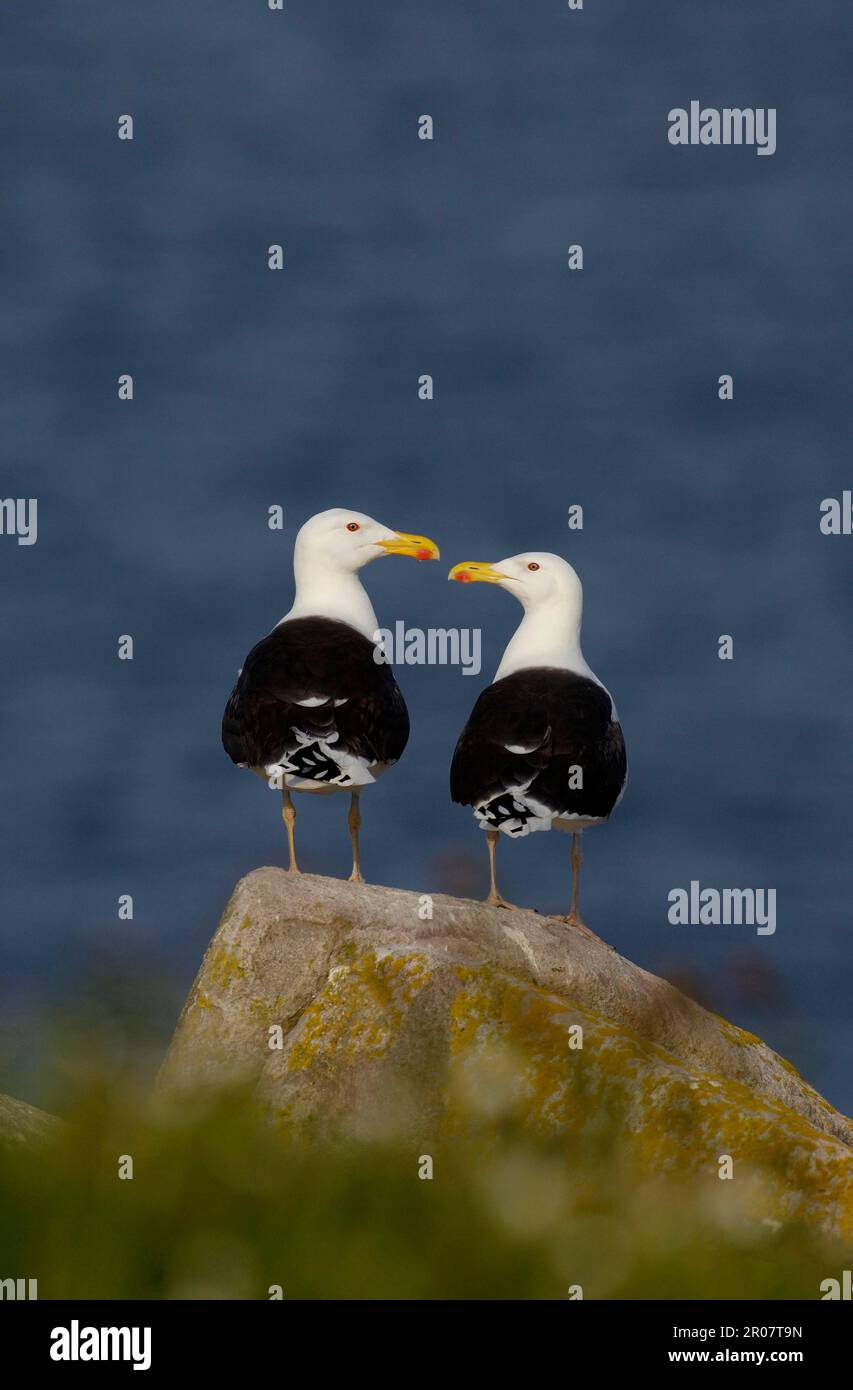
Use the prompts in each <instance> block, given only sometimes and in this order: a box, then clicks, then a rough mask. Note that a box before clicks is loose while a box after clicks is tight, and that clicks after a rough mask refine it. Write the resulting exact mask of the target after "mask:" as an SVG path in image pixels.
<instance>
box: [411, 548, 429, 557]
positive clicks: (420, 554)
mask: <svg viewBox="0 0 853 1390" xmlns="http://www.w3.org/2000/svg"><path fill="white" fill-rule="evenodd" d="M415 559H416V560H431V559H432V551H431V550H424V549H423V548H422V549H420V550H416V551H415Z"/></svg>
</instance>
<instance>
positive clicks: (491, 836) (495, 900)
mask: <svg viewBox="0 0 853 1390" xmlns="http://www.w3.org/2000/svg"><path fill="white" fill-rule="evenodd" d="M499 838H500V831H499V830H487V831H486V843H487V844H488V846H489V896H488V897H487V898H486V899H485V901H486V902H487V903H489V904H490V906H491V907H512V905H513V904H512V903H508V902H507V901H506V899H505V898H502V897H501V895H500V893H499V892H498V885H497V883H496V881H495V851H496V849H497V847H498V840H499Z"/></svg>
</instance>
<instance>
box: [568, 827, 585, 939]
mask: <svg viewBox="0 0 853 1390" xmlns="http://www.w3.org/2000/svg"><path fill="white" fill-rule="evenodd" d="M582 863H583V854H582V853H581V837H580V831H578V830H576V831H575V832H574V834H573V835H572V905H571V907H570V908H569V915H568V917H567V918H566V921H567V922H572V923H574V925H575V926H576V927H582V926H584V925H585V923H584V921H583V919H582V917H581V906H580V899H581V864H582Z"/></svg>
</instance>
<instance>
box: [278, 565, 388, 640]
mask: <svg viewBox="0 0 853 1390" xmlns="http://www.w3.org/2000/svg"><path fill="white" fill-rule="evenodd" d="M293 570H294V575H295V578H296V597H295V598H294V600H293V607H292V608H291V610H290V612H289V613H285V615H284V617H283V618H282V619H281V622H282V623H286V622H288V621H289V619H291V618H334V619H336V620H337V621H338V622H340V623H348V624H349V626H350V627H354V628H355V629H356V631H357V632H360V633H361V634H362V635H363V636H364V637H369V638H370V639H371V640H372V639H373V638H374V637H375V635H376V632H377V630H378V628H379V622H378V620H377V617H376V614H375V613H374V611H373V605H372V603H371V602H370V599H369V598H368V597H367V594H366V592H365V590H364V589H363V588H362V584H361V580H360V579H359V577H358V575H357V574H352V573H350V572H348V571H346V570H334V571H331V572H330V571H328V570H323V569H322V568H320V567H318V568H317V569H313V570H310V569H309V567H308V566H307V565H305V564H301V563H300V561H299V558H298V557H295V559H294V566H293ZM279 625H280V624H277V626H279Z"/></svg>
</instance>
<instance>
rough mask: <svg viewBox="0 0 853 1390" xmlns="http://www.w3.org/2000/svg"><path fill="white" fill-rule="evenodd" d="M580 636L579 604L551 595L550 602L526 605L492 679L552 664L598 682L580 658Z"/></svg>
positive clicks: (581, 654) (581, 657) (499, 678)
mask: <svg viewBox="0 0 853 1390" xmlns="http://www.w3.org/2000/svg"><path fill="white" fill-rule="evenodd" d="M572 609H573V610H574V611H572ZM580 638H581V613H580V603H577V604H576V605H572V607H571V608H570V607H569V606H568V605H567V604H566V602H565V599H563V598H562V597H560V596H558V595H555V597H554V598H553V599H552V600H551V601H550V602H545V603H542V604H540V605H538V606H537V607H536V608H528V609H527V610H526V611H525V614H524V617H523V618H522V620H521V622H520V623H519V625H518V627H517V628H516V631H515V633H514V635H513V637H512V639H511V640H510V643H509V646H508V647H507V649H506V651H505V652H504V654H503V659H502V661H501V664H500V666H499V667H498V669H497V671H496V673H495V680H501V679H502V678H503V677H504V676H511V675H512V674H513V672H514V671H522V670H524V669H526V668H528V667H531V666H556V667H557V668H558V669H559V670H562V671H575V672H577V674H578V675H579V676H588V677H589V678H590V679H591V680H594V681H597V682H598V684H599V685H600V684H601V682H600V681H598V678H597V677H596V676H595V675H594V674H593V672H592V671H591V670H590V668H589V667H588V666H587V664H586V661H585V660H584V655H583V652H582V651H581V645H580Z"/></svg>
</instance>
